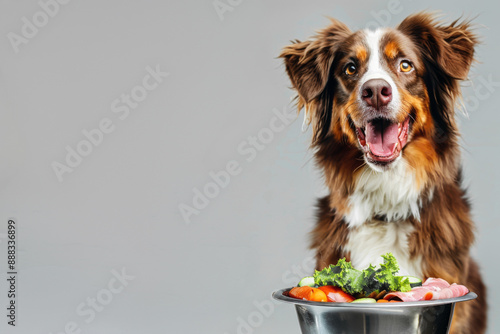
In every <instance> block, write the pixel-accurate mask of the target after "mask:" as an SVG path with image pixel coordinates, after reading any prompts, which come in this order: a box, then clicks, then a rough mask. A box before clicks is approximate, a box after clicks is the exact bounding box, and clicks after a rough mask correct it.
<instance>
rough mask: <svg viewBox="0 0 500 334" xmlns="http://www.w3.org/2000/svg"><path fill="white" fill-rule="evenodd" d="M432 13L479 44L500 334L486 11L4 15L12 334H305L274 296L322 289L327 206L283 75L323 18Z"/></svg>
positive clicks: (357, 7) (471, 95) (137, 7)
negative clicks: (321, 220) (13, 249)
mask: <svg viewBox="0 0 500 334" xmlns="http://www.w3.org/2000/svg"><path fill="white" fill-rule="evenodd" d="M420 10H439V11H441V12H442V13H443V15H444V16H443V19H444V20H446V21H448V22H451V21H452V20H454V19H456V18H458V17H460V16H461V15H464V16H465V17H476V18H475V20H474V22H476V23H477V25H478V28H477V33H478V34H479V35H481V36H482V44H481V45H480V46H479V47H478V52H477V58H478V60H479V62H478V63H476V64H475V66H474V68H473V69H472V71H471V73H470V81H469V82H465V83H464V84H463V86H464V92H465V100H464V102H465V105H466V107H467V111H468V114H469V117H468V118H466V117H464V116H462V115H458V116H457V117H458V119H459V121H460V127H461V130H462V147H463V161H464V170H465V185H466V186H467V187H468V189H469V196H470V198H471V201H472V204H473V215H474V219H475V221H476V223H477V238H476V244H475V247H474V249H473V250H472V252H473V255H474V257H475V258H476V259H477V260H478V261H479V263H480V264H481V266H482V273H483V274H484V277H485V280H486V283H487V284H488V287H489V292H488V299H489V302H490V328H489V333H491V334H494V333H500V320H499V319H498V318H499V317H498V315H499V310H500V309H499V307H498V303H497V302H496V301H498V300H500V287H499V285H498V276H499V269H498V252H499V247H498V245H499V242H498V240H499V234H500V233H499V232H500V230H499V229H500V227H499V224H498V221H499V218H500V209H499V208H500V206H499V203H498V198H499V197H500V193H499V188H500V178H499V177H498V164H499V163H500V160H499V158H498V151H499V146H498V142H500V135H499V133H500V132H499V131H498V122H499V121H500V113H499V112H498V99H499V92H500V66H498V54H499V53H500V49H499V45H500V44H499V39H498V35H499V24H500V20H499V19H498V10H499V7H498V4H496V3H494V2H493V1H483V0H475V1H465V0H459V1H457V0H446V1H444V0H438V1H412V0H380V1H368V0H366V1H363V2H358V1H336V0H335V1H320V0H317V1H302V2H299V1H295V2H292V1H264V0H260V1H250V0H218V1H215V2H214V1H213V0H208V1H159V0H158V1H147V0H145V1H119V0H113V1H111V0H110V1H97V0H91V1H90V0H72V1H68V0H58V1H55V0H41V1H37V0H30V1H17V0H9V1H6V0H2V1H1V5H0V24H1V25H0V26H1V30H0V37H1V38H0V69H1V72H0V85H1V87H0V108H1V111H0V157H1V163H0V269H1V272H0V275H1V276H0V305H2V307H1V309H2V310H3V311H0V313H1V314H0V319H2V320H1V321H0V331H1V332H2V333H4V332H6V333H44V334H49V333H53V334H56V333H106V334H113V333H127V334H128V333H188V334H198V333H210V334H234V333H246V334H248V333H299V332H300V330H299V326H298V322H297V319H296V315H295V310H294V308H293V307H292V306H290V305H284V304H280V305H278V304H275V303H273V302H272V300H271V297H270V296H271V292H272V291H274V290H277V289H279V288H283V287H287V286H291V285H293V284H295V283H296V281H297V280H298V279H299V278H300V277H301V276H304V275H306V274H311V273H312V266H313V263H312V261H311V256H312V255H313V254H312V253H311V251H310V250H309V249H308V245H309V237H308V232H309V231H310V230H311V229H312V227H313V225H314V205H315V201H316V198H317V197H318V196H321V195H322V194H324V193H325V189H324V187H323V181H322V179H321V175H320V173H319V172H318V171H317V170H316V169H315V166H314V163H313V161H312V154H311V151H310V150H308V144H309V140H310V136H311V132H310V130H309V131H307V132H305V133H302V131H301V125H302V114H301V115H299V116H297V114H296V111H295V110H294V106H293V104H292V102H291V97H292V96H293V92H292V91H291V90H290V89H289V86H290V82H289V80H288V77H287V76H286V74H285V70H284V66H283V65H282V64H281V61H280V60H279V59H277V58H276V57H277V56H278V54H279V53H280V50H281V48H282V47H284V46H285V45H287V44H289V42H290V40H292V39H296V38H298V39H306V38H308V37H309V36H311V35H312V34H313V33H314V31H315V30H316V29H320V28H322V27H324V26H325V25H327V24H328V22H329V21H328V19H327V18H326V17H327V16H332V17H335V18H338V19H340V20H342V21H343V22H345V23H346V24H348V25H349V26H350V27H351V28H352V29H358V28H364V27H367V26H368V27H371V28H375V27H379V26H386V25H387V26H395V25H397V24H398V23H399V22H400V21H401V20H402V19H403V18H405V17H406V16H407V15H409V14H411V13H414V12H416V11H420ZM9 219H13V221H15V223H16V226H17V229H16V232H17V233H16V237H17V253H16V262H15V270H16V272H17V275H16V278H15V283H16V284H15V293H16V297H15V298H11V297H8V291H9V290H10V289H11V287H10V283H9V282H8V281H7V279H8V278H9V277H10V276H9V275H8V274H7V272H9V271H10V270H9V268H8V267H7V264H8V262H7V260H8V258H7V256H8V254H7V240H8V230H7V229H8V227H7V226H8V221H9ZM11 300H14V302H15V317H16V318H15V325H16V326H15V327H13V326H11V325H9V324H8V321H10V319H9V317H8V315H10V311H9V310H7V307H10V306H9V305H10V302H11Z"/></svg>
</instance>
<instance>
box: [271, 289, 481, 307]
mask: <svg viewBox="0 0 500 334" xmlns="http://www.w3.org/2000/svg"><path fill="white" fill-rule="evenodd" d="M292 288H293V287H291V288H285V289H280V290H276V291H274V292H273V294H272V297H273V298H274V299H276V300H279V301H282V302H285V303H291V304H296V305H304V306H319V307H334V308H338V307H342V308H356V309H368V308H369V309H374V308H379V307H388V308H401V307H426V306H436V305H445V304H455V303H459V302H465V301H468V300H473V299H476V298H477V294H476V293H474V292H472V291H469V293H468V294H466V295H464V296H461V297H455V298H448V299H435V300H422V301H416V302H402V303H354V304H353V303H341V302H313V301H309V300H303V299H296V298H292V297H288V296H285V295H283V293H284V292H286V291H290V290H291V289H292Z"/></svg>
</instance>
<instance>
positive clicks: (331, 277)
mask: <svg viewBox="0 0 500 334" xmlns="http://www.w3.org/2000/svg"><path fill="white" fill-rule="evenodd" d="M382 258H383V259H384V262H383V263H382V264H380V266H379V267H378V268H376V267H374V266H372V265H370V266H369V267H368V268H366V269H364V270H357V269H354V267H353V266H352V264H351V262H349V261H346V259H345V258H343V259H340V260H339V261H338V262H337V264H336V265H333V264H331V265H329V266H328V267H326V268H324V269H323V270H316V272H315V273H314V282H315V283H316V284H317V285H320V286H321V285H333V286H337V287H339V288H341V289H342V290H343V291H345V292H346V293H349V294H351V295H359V296H367V295H369V294H370V293H372V292H374V291H375V292H377V293H378V292H380V291H383V290H386V291H403V292H407V291H410V290H411V286H410V282H409V280H408V278H404V277H401V276H396V273H397V272H398V271H399V265H398V263H397V261H396V258H395V257H394V255H392V254H391V253H387V254H385V255H382Z"/></svg>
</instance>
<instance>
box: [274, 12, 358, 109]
mask: <svg viewBox="0 0 500 334" xmlns="http://www.w3.org/2000/svg"><path fill="white" fill-rule="evenodd" d="M331 21H332V22H331V24H330V25H329V26H328V27H326V28H325V29H323V30H321V31H319V32H318V34H317V35H316V36H314V37H313V38H312V39H311V40H307V41H305V42H300V41H295V42H294V43H293V44H291V45H289V46H286V47H285V48H283V51H282V52H281V54H280V58H283V59H284V62H285V66H286V71H287V73H288V76H289V77H290V80H291V82H292V85H293V87H294V88H295V89H296V90H297V93H298V94H299V98H300V99H301V100H302V103H304V104H307V103H309V102H311V101H312V100H313V99H314V98H315V97H317V96H318V95H319V94H320V93H321V92H322V91H323V89H324V88H325V86H326V83H327V81H328V75H329V73H330V68H331V65H332V62H333V60H334V56H335V51H336V50H337V47H338V43H339V42H340V41H341V40H344V39H345V38H347V36H349V35H350V34H351V31H350V30H349V28H348V27H347V26H346V25H345V24H343V23H342V22H340V21H338V20H335V19H331Z"/></svg>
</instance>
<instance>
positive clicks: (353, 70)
mask: <svg viewBox="0 0 500 334" xmlns="http://www.w3.org/2000/svg"><path fill="white" fill-rule="evenodd" d="M357 70H358V69H357V68H356V65H354V64H348V65H347V66H346V67H345V69H344V71H345V74H347V75H354V74H356V72H357Z"/></svg>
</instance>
